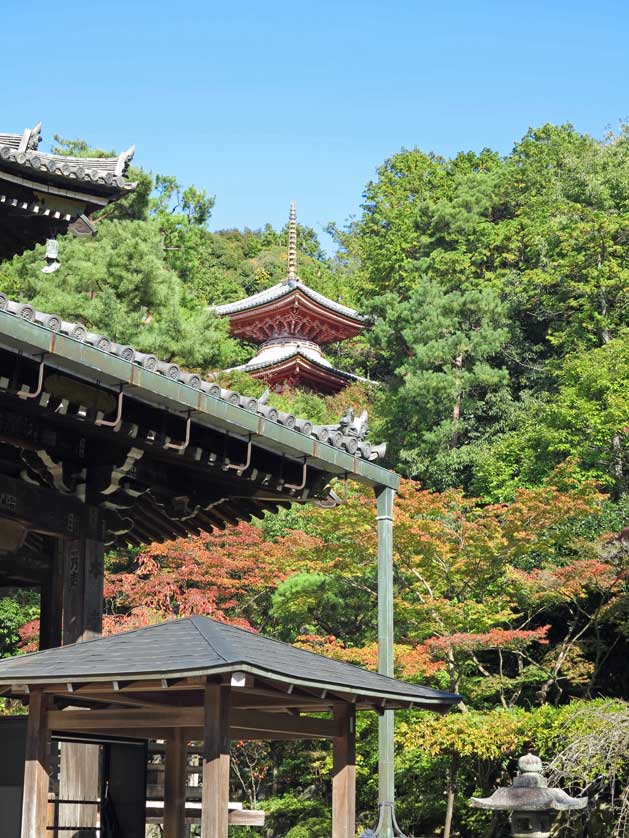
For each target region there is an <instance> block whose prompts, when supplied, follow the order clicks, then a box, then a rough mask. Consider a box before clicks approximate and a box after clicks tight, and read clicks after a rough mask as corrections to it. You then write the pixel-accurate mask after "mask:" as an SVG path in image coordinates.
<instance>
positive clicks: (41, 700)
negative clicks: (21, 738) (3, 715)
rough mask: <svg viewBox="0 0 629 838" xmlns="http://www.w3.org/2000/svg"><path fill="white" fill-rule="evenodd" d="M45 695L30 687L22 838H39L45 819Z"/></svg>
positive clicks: (46, 772)
mask: <svg viewBox="0 0 629 838" xmlns="http://www.w3.org/2000/svg"><path fill="white" fill-rule="evenodd" d="M46 701H47V696H46V695H44V693H43V692H42V691H41V690H33V692H32V693H31V696H30V701H29V708H28V724H27V732H26V758H25V762H24V796H23V798H22V838H43V836H45V835H46V825H47V821H48V783H49V777H48V766H47V762H48V720H47V704H46Z"/></svg>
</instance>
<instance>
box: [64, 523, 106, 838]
mask: <svg viewBox="0 0 629 838" xmlns="http://www.w3.org/2000/svg"><path fill="white" fill-rule="evenodd" d="M60 558H61V561H62V563H63V572H64V583H63V645H64V646H67V645H68V644H70V643H79V642H82V641H85V640H91V639H92V638H94V637H98V636H99V635H100V634H101V633H102V625H103V583H104V579H103V574H104V566H103V562H104V545H103V544H102V542H100V541H96V540H94V539H92V538H86V537H85V536H79V537H76V538H64V539H62V540H61V541H60ZM99 754H100V748H99V746H98V745H87V744H83V743H70V742H63V743H62V744H61V746H60V777H59V797H60V799H61V800H84V801H97V800H98V798H99V796H100V783H99V768H100V766H99ZM97 823H98V806H95V805H94V803H93V802H92V803H89V802H86V803H64V804H61V805H60V807H59V825H60V826H62V827H66V829H65V830H64V832H63V835H64V838H81V836H89V835H93V834H94V832H93V828H94V827H95V826H96V825H97ZM68 827H76V829H75V830H72V829H68Z"/></svg>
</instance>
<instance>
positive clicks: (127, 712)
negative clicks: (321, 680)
mask: <svg viewBox="0 0 629 838" xmlns="http://www.w3.org/2000/svg"><path fill="white" fill-rule="evenodd" d="M215 686H221V685H218V684H216V685H215ZM230 704H231V702H230ZM49 723H50V728H51V730H55V731H59V732H62V731H75V732H78V731H83V730H85V731H88V730H92V731H103V732H105V731H108V730H112V729H113V730H124V729H125V728H129V729H134V728H135V729H137V730H144V729H147V728H177V727H194V728H201V727H203V725H204V724H205V716H204V708H203V707H171V708H166V707H159V708H156V707H147V708H137V709H136V708H124V709H123V708H120V709H119V708H116V709H113V710H112V709H107V710H51V711H50V713H49ZM231 726H232V727H233V728H237V729H238V730H240V731H249V733H250V734H251V735H250V736H249V737H248V738H251V739H253V738H256V737H255V736H254V735H253V734H263V737H262V738H265V739H267V738H272V737H273V734H290V735H291V736H296V737H298V738H300V739H332V738H333V737H335V736H337V734H338V724H337V723H336V722H335V721H334V720H333V719H313V718H312V717H310V716H293V715H279V714H277V713H276V714H274V713H262V712H258V711H255V710H252V711H247V710H232V711H231ZM278 738H281V737H278Z"/></svg>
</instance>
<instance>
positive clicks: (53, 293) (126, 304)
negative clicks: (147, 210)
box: [0, 221, 234, 368]
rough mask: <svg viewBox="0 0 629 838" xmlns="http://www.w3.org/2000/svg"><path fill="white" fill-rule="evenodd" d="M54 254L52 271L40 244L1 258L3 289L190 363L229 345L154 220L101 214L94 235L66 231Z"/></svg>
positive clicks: (221, 356)
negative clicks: (46, 269) (176, 267)
mask: <svg viewBox="0 0 629 838" xmlns="http://www.w3.org/2000/svg"><path fill="white" fill-rule="evenodd" d="M59 254H60V260H61V267H60V268H59V270H58V271H57V272H56V273H55V274H54V278H53V279H51V277H50V275H49V274H44V273H42V272H41V265H42V264H43V247H42V246H38V247H35V248H34V249H33V250H31V251H28V252H27V253H24V254H23V255H21V256H16V257H15V258H14V259H13V260H12V261H11V262H8V263H5V264H3V265H2V266H0V282H1V284H2V287H3V289H4V290H5V293H7V294H9V296H13V297H15V298H17V299H21V300H28V301H30V302H32V303H33V305H34V306H35V307H36V308H39V309H41V310H43V311H48V312H54V313H56V314H60V315H61V316H62V317H64V318H65V319H66V320H70V321H75V322H82V323H85V324H86V325H87V326H88V327H89V328H90V329H92V330H93V331H96V332H102V333H104V334H107V335H108V336H109V337H111V338H112V339H113V340H116V341H118V342H120V343H125V344H126V343H128V344H131V345H132V346H134V347H135V348H136V349H139V350H142V351H145V352H155V353H156V354H157V355H158V356H160V357H162V358H164V359H165V360H177V361H180V362H181V363H183V364H184V365H187V366H188V367H195V368H196V367H206V368H207V367H214V366H221V365H222V364H223V363H225V362H226V360H227V357H228V354H229V353H230V351H233V346H234V344H233V341H231V340H230V339H229V338H228V337H227V334H226V332H227V324H226V323H225V322H224V321H222V320H219V319H217V318H216V317H214V316H213V315H212V314H211V313H210V312H208V311H207V310H206V309H203V308H200V307H199V306H198V305H196V304H195V303H194V300H193V299H192V298H191V296H190V294H189V292H188V291H187V290H186V288H185V285H184V284H183V283H182V282H181V280H180V279H179V277H178V276H177V274H176V273H174V272H173V271H172V270H170V269H169V268H168V267H167V266H166V265H165V264H164V250H163V244H162V238H161V235H160V231H159V227H158V226H157V224H156V223H155V222H143V223H138V222H134V221H103V222H101V223H100V224H99V226H98V236H97V237H96V238H94V239H88V240H84V239H79V238H75V237H74V236H72V235H71V234H68V235H66V236H63V237H62V238H61V239H60V240H59ZM199 334H203V335H204V340H203V341H199Z"/></svg>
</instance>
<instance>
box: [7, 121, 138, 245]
mask: <svg viewBox="0 0 629 838" xmlns="http://www.w3.org/2000/svg"><path fill="white" fill-rule="evenodd" d="M40 141H41V123H38V124H37V125H36V126H35V127H34V128H27V129H26V130H25V131H24V132H23V133H22V134H0V209H1V210H2V213H1V215H0V261H2V260H4V259H10V258H11V257H12V256H15V255H16V254H18V253H22V252H23V251H24V250H28V249H29V248H31V247H33V245H35V244H38V243H43V242H44V241H46V240H47V239H52V238H55V237H56V236H57V235H60V234H62V233H65V232H67V231H68V229H70V230H72V232H74V233H75V234H77V235H85V236H89V235H92V234H93V233H94V227H93V225H92V224H91V222H90V216H91V215H92V213H93V212H95V211H96V210H98V209H100V208H101V207H104V206H106V205H107V204H109V203H111V202H112V201H116V200H118V199H119V198H121V197H122V196H123V195H126V194H128V193H129V192H131V191H133V190H134V189H135V188H136V184H135V183H132V182H129V181H128V180H127V178H126V173H127V169H128V167H129V162H130V161H131V158H132V157H133V154H134V146H131V148H129V149H128V150H127V151H125V152H123V153H122V154H119V155H117V156H114V157H67V156H65V155H59V154H49V153H46V152H41V151H38V146H39V143H40Z"/></svg>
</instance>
